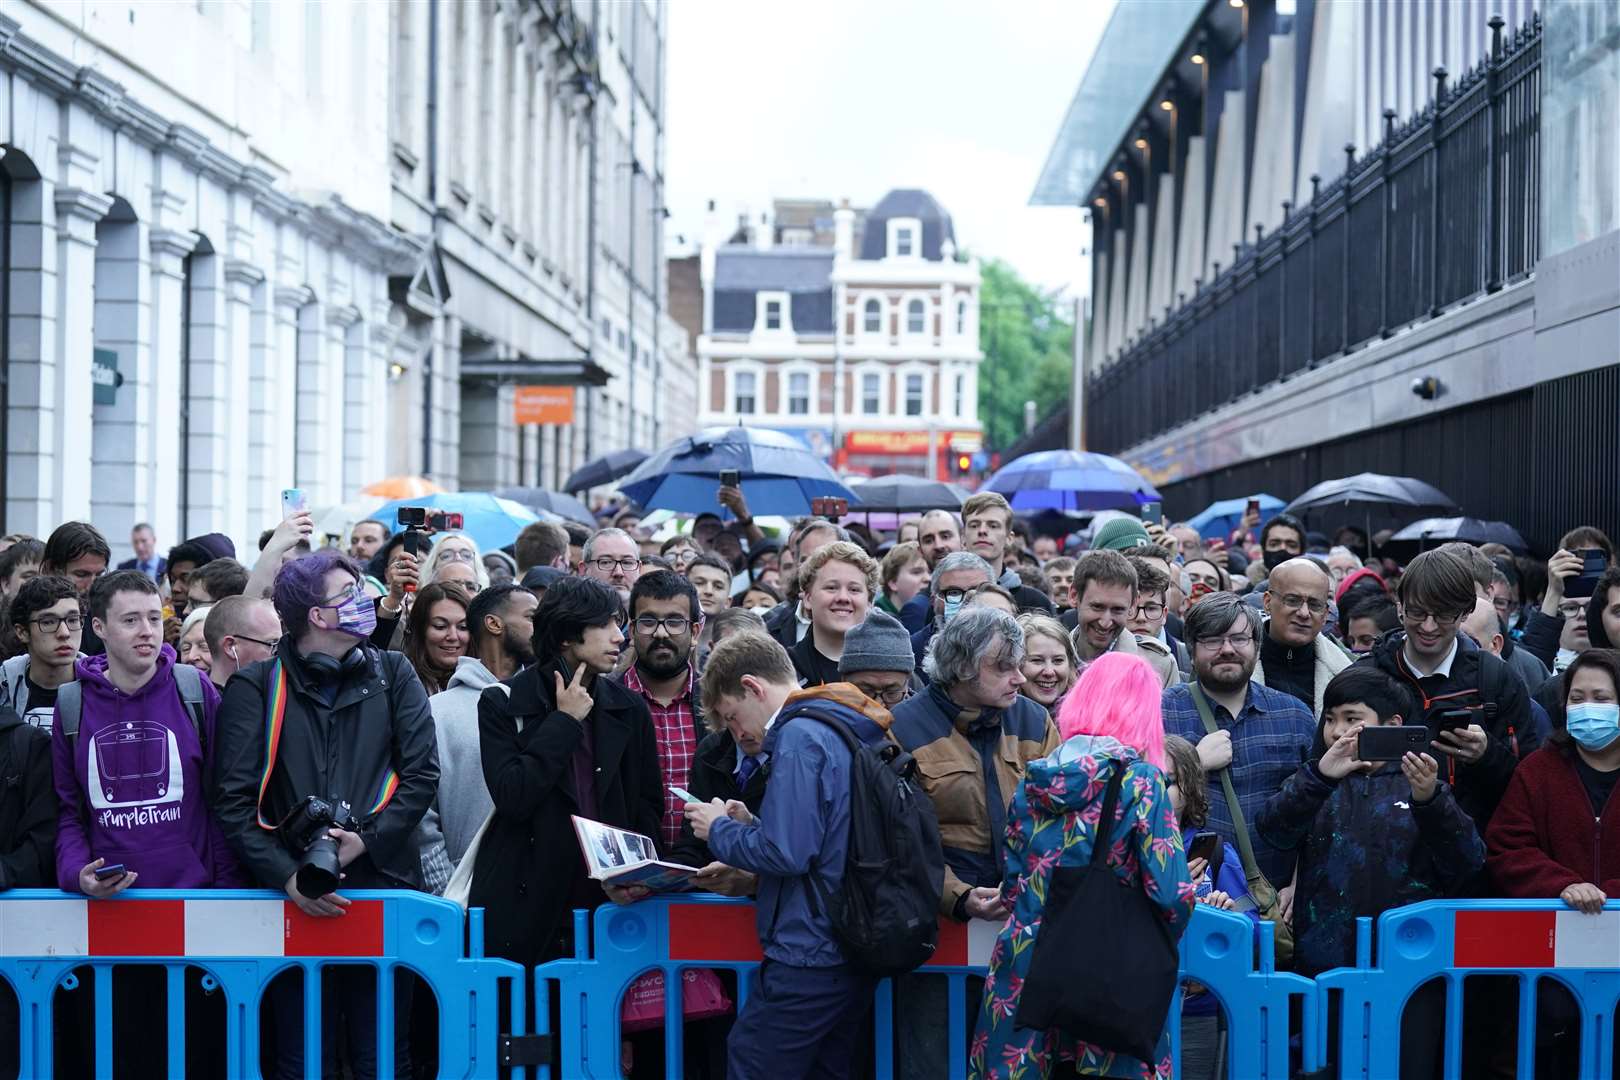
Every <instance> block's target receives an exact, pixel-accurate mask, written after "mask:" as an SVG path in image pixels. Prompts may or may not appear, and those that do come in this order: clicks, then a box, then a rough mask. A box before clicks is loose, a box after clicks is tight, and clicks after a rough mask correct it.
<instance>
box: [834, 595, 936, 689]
mask: <svg viewBox="0 0 1620 1080" xmlns="http://www.w3.org/2000/svg"><path fill="white" fill-rule="evenodd" d="M916 667H917V657H916V655H915V654H914V653H912V651H911V635H910V634H909V633H908V632H907V631H906V628H905V627H904V626H902V625H901V624H900V620H899V619H896V618H895V617H894V616H893V615H890V614H889V613H888V612H887V611H883V610H882V609H880V608H872V609H871V610H870V611H868V612H867V613H866V621H865V622H863V623H861V625H859V626H857V627H855V629H853V630H851V631H849V632H848V633H847V634H845V635H844V655H843V656H842V657H841V658H839V661H838V674H840V675H848V674H850V673H851V672H855V671H904V672H908V673H909V672H911V671H913V670H915V669H916Z"/></svg>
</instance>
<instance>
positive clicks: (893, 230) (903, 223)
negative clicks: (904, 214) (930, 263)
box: [885, 217, 922, 259]
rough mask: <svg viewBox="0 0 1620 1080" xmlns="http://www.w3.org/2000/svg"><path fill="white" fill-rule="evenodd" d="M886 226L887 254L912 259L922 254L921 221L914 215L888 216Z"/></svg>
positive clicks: (892, 256)
mask: <svg viewBox="0 0 1620 1080" xmlns="http://www.w3.org/2000/svg"><path fill="white" fill-rule="evenodd" d="M885 224H886V225H887V226H888V237H887V239H888V241H889V248H888V250H889V256H890V257H891V258H897V259H912V258H917V257H919V256H921V255H922V222H921V221H920V220H919V219H917V218H914V217H908V218H890V219H889V220H888V221H887V222H886V223H885Z"/></svg>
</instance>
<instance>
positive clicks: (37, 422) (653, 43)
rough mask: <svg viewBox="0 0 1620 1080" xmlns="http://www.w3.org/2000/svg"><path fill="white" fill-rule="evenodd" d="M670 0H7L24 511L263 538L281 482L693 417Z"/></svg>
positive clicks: (420, 464) (558, 448) (14, 507)
mask: <svg viewBox="0 0 1620 1080" xmlns="http://www.w3.org/2000/svg"><path fill="white" fill-rule="evenodd" d="M664 10H665V9H664V5H663V3H662V2H661V0H628V2H625V3H614V4H603V3H598V2H571V0H500V2H487V0H467V2H463V3H457V2H452V0H417V2H410V3H403V2H401V3H391V4H383V3H358V2H356V3H337V2H330V3H271V2H263V0H198V2H195V3H185V4H179V3H164V4H157V3H142V2H138V0H123V2H100V0H78V2H72V3H69V2H54V3H52V2H31V3H25V2H20V0H0V95H3V99H4V100H3V105H4V107H3V108H0V150H3V156H0V209H3V210H4V213H5V219H6V227H5V229H4V230H0V237H3V242H0V261H3V262H4V267H3V271H4V272H3V273H0V285H3V288H0V321H3V322H4V325H5V327H6V333H5V334H4V335H3V337H0V342H3V346H0V347H3V349H4V354H3V356H0V365H3V370H4V372H5V376H6V377H5V380H4V383H3V394H4V398H3V400H0V447H3V448H4V453H5V460H4V469H3V476H4V488H3V491H0V505H3V507H4V523H3V531H6V532H30V533H36V534H40V535H43V534H44V533H46V532H48V531H49V530H50V529H51V528H52V527H53V526H54V525H56V524H57V523H59V522H61V521H64V520H69V519H73V518H82V519H88V520H91V521H94V522H95V523H96V524H97V525H98V526H100V527H101V528H102V529H103V530H104V531H105V532H106V534H107V536H108V539H109V540H110V541H111V542H112V543H113V544H114V546H115V554H122V552H121V550H120V549H121V548H122V547H123V545H124V544H125V543H126V542H127V537H128V535H129V527H130V526H131V525H132V524H133V523H134V522H135V521H138V520H149V521H151V522H152V523H153V524H154V526H155V527H156V530H157V532H158V536H159V541H160V544H168V543H172V542H176V541H178V540H179V539H180V538H181V537H182V536H187V535H195V534H198V533H202V532H208V531H222V532H225V533H228V534H229V535H231V536H232V537H233V538H234V539H235V540H236V542H237V545H238V548H239V549H241V550H243V551H251V550H252V545H251V540H252V539H253V538H254V537H255V536H256V534H257V533H258V531H259V530H260V529H261V528H263V527H265V526H266V525H268V524H270V523H272V522H273V520H274V518H275V516H276V513H277V507H278V491H279V489H280V488H282V487H287V486H292V485H297V486H300V487H303V488H306V489H307V490H308V491H309V494H310V500H311V502H312V503H313V504H315V505H322V504H329V503H337V502H340V501H345V500H348V499H351V498H353V497H354V496H355V495H356V494H357V492H358V490H359V488H360V487H361V486H363V485H364V484H366V483H369V482H371V481H374V480H377V479H380V478H381V477H383V476H385V475H389V474H394V473H421V474H425V475H427V476H429V477H431V478H433V479H435V480H437V481H438V482H440V483H442V484H445V485H446V486H449V487H463V488H486V487H491V486H496V485H499V484H508V483H519V482H522V483H539V484H545V485H551V484H555V483H557V482H558V481H560V480H561V479H562V477H564V476H566V474H567V472H568V471H569V470H570V469H571V468H573V467H574V466H575V465H577V464H579V463H580V462H582V461H583V460H585V459H586V458H587V457H589V456H592V455H595V454H599V453H603V452H606V451H607V450H611V449H614V448H616V447H619V446H623V445H627V444H629V443H631V442H636V443H640V444H641V445H644V446H645V445H649V444H651V443H652V442H653V441H654V440H655V439H658V438H667V437H669V436H670V435H672V434H678V433H679V432H680V430H681V426H680V421H678V420H677V421H674V422H667V421H665V419H664V417H663V413H662V409H663V408H664V403H665V402H666V401H671V400H672V401H674V402H675V403H676V404H677V405H678V406H679V407H680V408H681V409H682V412H681V413H679V414H678V415H680V416H683V417H685V419H686V424H687V425H688V426H690V423H691V419H692V416H693V413H692V411H691V409H690V406H689V405H688V404H686V403H685V402H684V401H683V400H682V399H681V397H680V395H679V394H678V393H674V394H671V393H665V392H661V390H660V388H661V386H669V385H674V384H679V382H680V380H682V379H683V378H684V379H685V380H686V381H687V383H688V384H690V383H691V382H692V381H693V380H694V379H695V375H694V374H693V371H692V367H691V364H690V362H689V361H687V360H685V354H686V347H685V342H684V339H683V336H682V332H681V331H680V329H679V328H678V327H677V326H675V324H674V323H673V321H672V320H670V319H669V318H668V316H667V311H666V308H667V303H666V300H665V293H664V281H663V275H662V273H661V270H660V268H661V266H662V261H663V260H662V256H661V253H660V252H659V250H658V245H659V238H660V237H661V236H662V232H663V227H662V226H663V214H662V209H661V203H662V178H661V169H662V157H663V155H662V130H663V123H662V117H661V108H662V97H663V94H662V85H663V48H664V47H663V40H664V38H663V25H662V22H663V18H664ZM631 266H634V267H635V268H636V269H635V271H634V272H631V271H629V270H627V269H626V267H631ZM632 296H633V297H634V301H633V302H632V300H631V297H632ZM655 328H657V329H656V330H655ZM655 342H656V343H657V347H655ZM632 350H633V353H632ZM632 355H634V357H635V360H634V361H632ZM666 355H667V356H668V357H670V359H669V361H668V362H667V363H666V359H665V358H666ZM520 384H530V385H536V384H538V385H546V384H549V385H556V386H564V387H572V388H574V389H573V392H572V397H573V399H574V401H573V412H574V422H573V423H571V424H561V425H551V426H547V427H539V426H535V425H529V426H526V427H524V428H522V429H519V427H518V426H517V425H516V424H515V423H514V421H513V397H514V395H515V393H516V387H517V386H518V385H520Z"/></svg>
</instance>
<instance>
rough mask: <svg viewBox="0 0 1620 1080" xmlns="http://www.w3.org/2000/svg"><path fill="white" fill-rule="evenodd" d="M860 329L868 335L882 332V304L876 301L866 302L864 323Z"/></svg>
mask: <svg viewBox="0 0 1620 1080" xmlns="http://www.w3.org/2000/svg"><path fill="white" fill-rule="evenodd" d="M861 328H862V329H863V330H865V331H866V332H867V333H868V334H881V333H882V332H883V304H882V302H881V301H878V300H868V301H867V302H866V308H865V315H864V322H862V324H861Z"/></svg>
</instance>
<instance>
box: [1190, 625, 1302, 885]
mask: <svg viewBox="0 0 1620 1080" xmlns="http://www.w3.org/2000/svg"><path fill="white" fill-rule="evenodd" d="M1186 631H1187V644H1188V646H1189V647H1190V648H1191V649H1192V654H1193V675H1194V679H1193V681H1192V682H1190V683H1183V684H1181V685H1180V686H1172V687H1171V688H1170V689H1168V690H1166V691H1165V692H1164V700H1163V702H1162V708H1163V712H1164V733H1165V734H1166V735H1180V736H1181V737H1182V738H1183V739H1186V740H1187V741H1188V742H1190V743H1192V744H1193V745H1194V746H1196V747H1198V757H1199V760H1200V761H1202V762H1203V765H1204V768H1205V769H1207V770H1209V772H1210V773H1212V774H1217V775H1212V776H1211V777H1210V786H1211V791H1212V792H1218V791H1219V776H1218V774H1219V772H1220V770H1222V769H1227V768H1230V769H1231V772H1232V786H1233V788H1234V789H1235V790H1236V792H1237V800H1238V806H1239V807H1240V808H1241V809H1242V811H1243V817H1244V821H1245V824H1249V825H1250V829H1249V835H1250V837H1251V838H1252V840H1253V843H1254V856H1255V861H1256V862H1258V863H1259V864H1260V869H1261V870H1263V871H1265V875H1266V878H1267V879H1268V880H1270V881H1271V882H1272V883H1273V884H1274V885H1277V886H1278V888H1282V887H1283V885H1285V884H1286V883H1287V882H1288V881H1289V880H1291V879H1292V877H1293V874H1294V853H1293V852H1292V851H1285V850H1283V849H1281V848H1275V847H1272V846H1271V845H1270V844H1268V843H1267V842H1266V840H1265V838H1264V837H1262V836H1260V835H1259V834H1257V833H1256V832H1254V830H1253V827H1252V822H1253V821H1254V819H1255V815H1257V814H1258V813H1259V812H1260V808H1261V807H1263V806H1265V804H1266V800H1267V799H1268V798H1270V797H1271V796H1272V795H1274V794H1276V793H1277V791H1278V790H1279V789H1280V788H1281V787H1282V785H1283V781H1284V780H1287V779H1288V778H1289V777H1290V776H1292V775H1293V774H1294V773H1295V772H1296V771H1298V769H1299V765H1300V762H1302V761H1304V760H1305V758H1306V756H1307V754H1308V753H1309V751H1310V748H1311V743H1312V741H1313V740H1314V739H1315V738H1316V721H1315V720H1314V719H1313V718H1312V716H1311V711H1310V709H1309V708H1307V707H1306V705H1305V704H1304V703H1303V702H1301V701H1300V700H1299V699H1298V698H1294V697H1291V696H1289V695H1288V694H1284V693H1282V692H1281V691H1279V690H1273V689H1271V688H1270V687H1267V686H1261V685H1260V684H1259V683H1256V682H1252V681H1251V680H1250V676H1251V675H1253V674H1254V666H1255V663H1256V661H1257V660H1258V659H1259V651H1260V616H1259V614H1258V613H1257V612H1256V611H1255V610H1254V609H1253V608H1252V607H1250V606H1249V605H1248V604H1246V603H1244V602H1243V600H1242V599H1241V598H1239V597H1236V596H1233V595H1232V594H1231V593H1211V594H1210V595H1209V596H1206V597H1204V598H1203V599H1202V600H1200V601H1199V602H1198V603H1197V604H1194V605H1193V606H1192V607H1191V608H1190V609H1189V610H1188V612H1187V619H1186ZM1195 695H1201V696H1202V697H1203V699H1204V702H1205V704H1206V705H1207V706H1208V708H1209V711H1210V715H1211V717H1212V718H1213V719H1214V721H1215V724H1216V730H1215V731H1214V732H1207V731H1206V730H1205V727H1204V721H1203V718H1202V716H1201V714H1200V712H1199V708H1198V700H1197V698H1196V697H1195ZM1209 828H1210V830H1211V831H1212V832H1216V833H1219V834H1220V835H1221V838H1222V839H1223V840H1225V841H1226V842H1227V843H1229V844H1234V845H1235V844H1236V843H1237V829H1236V826H1235V824H1234V822H1233V820H1232V813H1231V809H1230V807H1228V805H1227V802H1226V800H1225V799H1223V798H1220V797H1218V796H1216V797H1212V798H1211V799H1210V800H1209ZM1285 906H1286V902H1285Z"/></svg>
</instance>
